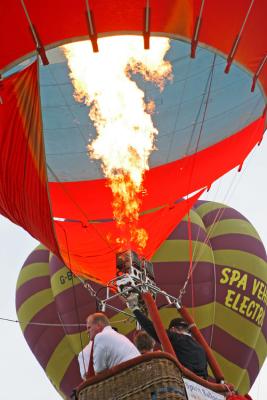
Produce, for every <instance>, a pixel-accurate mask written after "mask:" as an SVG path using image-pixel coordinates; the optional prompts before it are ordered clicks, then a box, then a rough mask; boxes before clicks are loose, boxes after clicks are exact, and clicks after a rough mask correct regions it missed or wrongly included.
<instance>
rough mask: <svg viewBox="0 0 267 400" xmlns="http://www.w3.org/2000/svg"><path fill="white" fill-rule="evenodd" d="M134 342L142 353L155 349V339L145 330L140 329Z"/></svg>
mask: <svg viewBox="0 0 267 400" xmlns="http://www.w3.org/2000/svg"><path fill="white" fill-rule="evenodd" d="M134 344H135V346H136V347H137V348H138V350H139V351H140V353H141V354H143V353H146V352H148V351H153V347H154V346H155V340H154V339H153V338H152V337H151V336H149V334H148V333H146V332H145V331H138V332H137V333H136V334H135V336H134Z"/></svg>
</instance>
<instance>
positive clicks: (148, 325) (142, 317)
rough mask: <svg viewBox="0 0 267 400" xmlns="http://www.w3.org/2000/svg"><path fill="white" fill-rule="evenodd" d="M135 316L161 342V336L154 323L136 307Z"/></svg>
mask: <svg viewBox="0 0 267 400" xmlns="http://www.w3.org/2000/svg"><path fill="white" fill-rule="evenodd" d="M133 313H134V316H135V317H136V319H137V321H138V322H139V324H140V325H141V327H142V328H143V329H144V330H145V331H146V332H147V333H148V334H149V335H150V336H151V337H152V338H153V339H155V340H156V341H157V342H159V338H158V335H157V332H156V330H155V328H154V325H153V323H152V322H151V321H150V319H149V318H147V316H146V315H144V314H143V313H142V312H141V311H140V310H138V309H135V310H133Z"/></svg>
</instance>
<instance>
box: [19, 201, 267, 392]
mask: <svg viewBox="0 0 267 400" xmlns="http://www.w3.org/2000/svg"><path fill="white" fill-rule="evenodd" d="M190 220H191V224H190V225H188V221H187V218H184V219H183V220H182V222H181V223H180V224H179V225H178V226H177V227H175V229H174V230H173V232H172V233H171V234H170V235H169V236H168V238H167V240H166V241H165V242H164V243H163V244H162V245H161V247H160V248H159V250H158V251H157V253H156V254H155V256H154V257H153V264H154V271H155V276H156V283H157V284H158V285H159V286H160V287H161V288H162V289H163V290H166V291H167V292H168V293H170V294H172V295H174V296H176V297H178V296H179V295H180V294H181V289H182V288H185V293H184V294H183V292H182V294H181V301H182V304H183V305H186V306H188V307H190V308H191V312H192V313H193V315H194V317H195V320H196V322H197V325H198V326H199V327H200V329H201V331H202V333H203V334H204V336H205V338H206V340H207V342H208V343H209V344H210V346H211V348H212V349H213V350H214V352H215V356H216V358H217V359H218V361H219V362H220V365H221V367H222V370H223V372H224V374H225V377H226V379H227V380H231V382H232V383H233V384H234V385H235V387H236V388H237V389H238V390H239V391H240V392H241V393H246V392H248V390H249V388H250V387H251V386H252V384H253V382H254V381H255V379H256V376H257V374H258V372H259V370H260V368H261V366H262V364H263V362H264V359H265V356H266V337H267V322H266V318H265V310H266V302H267V297H266V293H267V290H266V284H267V264H266V261H267V260H266V252H265V249H264V247H263V244H262V242H261V240H260V238H259V236H258V234H257V232H256V230H255V229H254V227H253V226H252V225H251V224H250V223H249V221H248V220H247V219H246V218H245V217H244V216H242V215H241V214H240V213H239V212H238V211H236V210H234V209H233V208H231V207H228V206H225V205H222V204H219V203H214V202H208V201H198V202H197V203H196V205H195V206H194V208H193V210H192V211H191V212H190ZM188 229H191V238H192V261H193V264H192V265H191V272H192V274H191V277H189V280H188V285H187V286H186V287H185V286H184V284H185V282H186V281H187V277H188V274H189V272H190V259H191V257H190V241H189V240H188V235H189V233H188ZM90 284H91V285H92V287H93V289H94V290H95V291H96V292H97V293H98V296H99V298H104V293H103V292H102V289H100V288H101V286H99V285H97V284H95V283H92V282H90ZM99 289H100V290H99ZM157 303H158V306H159V307H160V313H161V317H162V320H163V321H164V324H165V326H167V325H168V322H169V320H170V319H171V318H173V317H175V316H177V311H176V309H173V308H168V307H167V308H166V307H164V305H165V304H163V299H162V298H161V296H159V297H158V298H157ZM16 306H17V313H18V318H19V319H20V320H21V321H25V322H27V324H26V325H24V324H22V325H21V326H22V329H23V333H24V336H25V338H26V340H27V342H28V344H29V346H30V347H31V349H32V351H33V353H34V354H35V356H36V358H37V359H38V360H39V362H40V364H41V365H42V367H43V368H44V370H45V372H46V374H47V375H48V377H49V379H50V380H51V382H52V383H53V384H54V386H55V387H56V388H57V390H59V391H60V393H61V394H62V393H64V394H65V395H69V394H70V392H71V389H72V387H74V386H76V385H77V384H78V383H79V381H80V377H79V370H78V364H77V358H76V355H77V354H78V353H79V351H80V350H81V348H82V347H83V346H84V344H85V343H86V335H85V326H84V325H83V324H84V322H85V318H86V316H87V315H88V314H90V313H91V312H94V311H95V307H96V299H95V297H92V296H91V295H90V293H89V292H88V291H87V290H86V289H85V288H84V287H83V285H82V283H81V282H80V281H79V280H78V279H77V278H75V277H73V275H72V273H71V272H70V271H69V270H68V269H67V268H66V267H65V266H64V265H63V264H62V262H61V261H60V260H58V258H57V257H56V256H54V255H52V254H51V255H50V260H49V252H48V251H47V250H45V249H44V248H43V247H42V246H41V247H38V248H37V249H36V250H34V251H33V253H32V254H31V255H30V256H29V257H28V259H27V260H26V262H25V264H24V266H23V268H22V270H21V273H20V276H19V278H18V284H17V299H16ZM116 306H117V308H118V309H121V310H122V309H123V307H124V306H123V304H122V303H121V302H120V301H119V300H117V303H116ZM106 311H107V313H108V315H109V317H110V318H111V322H112V324H113V325H114V326H116V327H117V328H118V329H119V331H120V332H122V333H124V334H126V335H130V334H131V333H132V331H133V330H134V328H135V326H134V324H133V322H132V321H131V320H127V316H125V315H124V314H122V313H120V312H116V311H114V310H110V309H107V310H106ZM29 322H45V323H48V324H49V323H50V324H51V323H61V324H62V327H56V328H55V327H44V326H36V325H30V324H29ZM64 324H66V326H64ZM68 324H76V326H70V325H68Z"/></svg>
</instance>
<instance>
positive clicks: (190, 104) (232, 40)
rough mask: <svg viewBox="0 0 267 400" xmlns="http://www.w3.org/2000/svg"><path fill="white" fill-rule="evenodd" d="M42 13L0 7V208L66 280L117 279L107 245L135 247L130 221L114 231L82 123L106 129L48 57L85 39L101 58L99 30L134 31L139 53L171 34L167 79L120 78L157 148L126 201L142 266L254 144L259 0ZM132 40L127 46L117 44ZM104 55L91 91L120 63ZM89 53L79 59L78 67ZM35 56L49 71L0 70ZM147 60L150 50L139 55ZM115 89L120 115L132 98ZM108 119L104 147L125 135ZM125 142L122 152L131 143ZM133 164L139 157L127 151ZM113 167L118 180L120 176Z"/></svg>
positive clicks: (260, 125)
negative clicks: (133, 210) (133, 197)
mask: <svg viewBox="0 0 267 400" xmlns="http://www.w3.org/2000/svg"><path fill="white" fill-rule="evenodd" d="M42 7H43V6H40V5H39V4H38V5H37V4H36V1H33V0H27V1H21V2H17V1H16V2H15V1H14V0H13V1H11V3H10V2H9V3H4V4H3V15H4V16H5V18H3V21H2V23H1V27H0V36H1V40H2V45H1V49H0V73H1V74H3V77H4V79H3V80H2V81H1V92H0V96H1V111H0V112H1V131H0V144H1V156H0V157H1V158H0V163H1V175H0V212H1V213H2V214H3V215H4V216H6V217H7V218H9V219H10V220H11V221H13V222H15V223H16V224H18V225H20V226H22V227H23V228H24V229H26V230H27V231H28V232H30V234H31V235H32V236H34V237H35V238H37V239H38V240H40V242H41V243H44V245H46V247H47V248H49V249H50V250H51V251H53V253H54V254H56V255H57V256H58V257H59V258H61V259H62V261H64V263H65V264H66V265H68V266H69V267H70V268H71V269H72V270H73V271H75V273H77V274H82V275H83V276H86V277H87V278H89V279H92V280H94V281H98V282H100V283H106V282H107V281H109V280H110V279H112V278H113V277H114V276H115V253H116V252H118V250H119V249H120V247H121V243H118V241H116V240H117V239H118V238H119V239H120V238H121V236H123V235H125V237H126V238H128V237H130V239H129V242H128V244H129V245H130V247H131V248H132V247H134V245H135V242H134V240H132V236H131V235H132V234H131V235H130V232H129V229H128V226H127V225H126V228H125V229H124V230H123V229H119V228H118V227H117V225H116V222H117V221H118V219H117V218H115V220H114V212H113V209H112V206H111V205H112V202H113V197H112V194H111V190H110V187H108V186H107V183H109V182H108V179H107V178H105V177H104V174H103V171H102V169H101V168H100V161H99V160H96V159H90V160H88V156H87V150H86V145H87V143H88V139H90V140H91V139H92V138H94V137H95V135H96V130H97V129H98V127H99V124H98V122H99V121H98V122H96V121H95V120H94V118H95V117H96V116H97V115H98V116H100V120H101V121H102V122H103V121H105V124H106V125H109V123H108V122H107V119H106V117H105V118H104V117H103V115H102V114H101V113H100V114H99V113H98V112H95V111H96V110H95V109H94V104H95V103H96V99H95V98H94V100H93V101H92V103H90V99H89V100H88V99H87V104H89V107H86V106H84V105H81V103H77V102H75V101H74V99H73V97H72V96H73V88H72V86H71V83H70V80H69V76H68V73H69V70H68V67H67V64H66V59H65V57H64V56H63V55H62V53H60V54H59V52H52V53H49V52H48V49H50V48H52V47H56V46H57V45H59V44H65V43H68V42H73V41H75V40H78V39H79V40H80V39H88V37H89V38H90V39H91V41H92V44H93V49H94V51H95V52H96V51H97V50H98V48H99V50H100V51H99V53H97V54H91V52H90V55H91V56H92V57H93V56H95V58H97V57H98V56H100V57H102V54H104V51H102V45H103V43H105V39H101V40H100V37H101V36H105V37H106V36H111V35H116V36H118V34H132V33H133V32H134V33H136V34H139V35H143V37H144V44H145V46H144V47H145V48H146V49H147V48H148V47H149V46H150V48H151V51H152V49H155V48H157V47H158V46H157V45H156V46H154V44H153V43H157V42H155V40H154V39H155V38H154V37H152V36H153V35H154V36H155V35H157V36H161V37H166V36H167V37H170V38H171V40H170V49H169V50H168V51H167V53H166V56H165V58H166V60H168V61H169V62H171V64H172V75H173V81H172V83H171V81H170V80H167V83H166V84H165V88H164V90H162V87H161V86H160V88H158V87H156V86H155V85H154V84H153V83H152V82H151V81H147V79H149V77H150V72H151V71H150V70H149V71H148V72H147V73H145V74H144V75H142V74H141V72H140V69H139V67H140V64H141V63H139V64H138V61H137V67H136V65H135V67H136V68H137V69H134V68H133V67H129V68H128V69H127V71H128V72H127V71H126V75H127V74H128V75H130V76H131V79H130V80H131V83H133V82H134V83H135V84H136V85H137V86H138V90H142V92H143V93H144V94H143V95H142V96H143V97H142V96H141V97H142V98H143V100H144V104H143V108H142V107H141V108H142V111H143V113H144V114H145V121H147V118H151V120H152V122H153V124H154V128H151V129H152V131H153V132H154V130H155V129H157V130H158V135H157V140H156V141H155V144H156V147H157V148H158V150H157V151H155V152H154V153H152V155H151V157H150V159H149V163H150V170H146V167H145V172H144V176H143V177H144V181H143V184H142V187H141V189H140V188H139V189H140V190H139V192H138V196H137V197H138V201H140V203H138V207H139V208H138V212H137V215H139V217H140V218H139V220H138V223H137V229H139V230H145V231H146V233H147V235H148V239H147V243H146V244H145V245H144V247H143V248H142V254H143V255H144V256H145V257H146V258H148V259H150V258H151V257H152V256H153V255H154V253H155V251H156V250H157V249H158V248H159V246H160V244H161V243H162V242H163V241H164V240H165V239H166V238H167V236H168V235H169V234H170V232H171V231H172V230H173V229H174V227H175V226H176V225H177V223H178V222H179V220H181V218H182V217H183V216H184V215H186V213H187V211H188V210H189V209H190V208H191V206H192V205H193V204H194V202H195V201H196V200H197V199H198V197H199V196H200V194H201V193H202V191H203V190H205V189H206V188H208V187H209V186H210V185H211V184H212V182H214V181H215V180H216V179H217V178H218V177H220V176H222V175H223V174H224V173H226V172H228V171H229V170H231V169H232V168H235V167H238V166H241V165H242V163H243V161H244V160H245V158H246V157H247V155H248V154H249V152H250V151H251V150H252V148H253V147H254V146H255V144H257V143H258V142H260V141H261V139H262V136H263V132H264V123H265V117H266V92H267V90H266V88H267V81H266V65H267V64H266V60H267V58H266V50H267V40H266V34H265V15H266V12H267V8H266V7H267V5H266V2H265V1H264V0H259V1H255V2H251V0H236V1H235V2H230V1H224V2H222V1H220V2H204V0H202V1H199V0H190V1H184V0H179V1H178V0H164V1H154V0H151V1H146V2H145V1H144V0H136V1H134V2H129V3H128V2H127V4H126V3H125V2H124V1H122V0H112V1H111V0H98V1H90V4H89V2H88V1H83V2H78V3H77V2H74V1H70V2H68V5H67V6H66V4H62V2H51V1H49V2H46V4H45V8H42ZM144 15H145V18H144ZM18 38H19V40H18ZM119 38H121V37H119ZM161 39H162V38H161ZM108 40H110V39H108ZM141 42H142V43H143V38H142V37H141ZM159 42H160V40H159V41H158V43H159ZM110 43H111V42H110ZM114 43H116V38H114ZM130 44H131V40H130V39H129V38H127V39H126V46H125V47H124V49H128V47H130ZM103 46H104V45H103ZM153 46H154V47H153ZM107 47H108V49H109V51H110V58H109V59H107V60H105V61H103V62H102V64H101V67H105V68H106V70H105V71H104V74H103V75H102V76H100V75H99V74H96V75H93V76H91V78H92V79H91V82H93V83H96V82H98V83H101V82H105V76H106V75H105V74H107V71H109V70H110V69H112V68H111V67H112V65H113V64H112V62H113V61H115V60H117V59H118V58H119V56H120V53H119V51H116V52H115V50H116V49H117V47H116V46H115V45H113V44H111V45H109V46H107ZM142 47H143V44H142ZM46 51H47V54H46ZM89 51H90V50H89V49H88V51H87V50H85V51H84V52H83V54H82V56H81V57H80V61H81V60H83V59H84V58H86V57H85V56H86V54H87V53H89ZM125 51H126V50H125ZM140 52H141V51H140ZM34 53H35V54H37V53H38V54H39V55H40V57H41V59H42V62H43V64H45V65H46V64H48V59H49V61H50V65H46V66H41V67H40V74H39V73H38V65H37V63H36V62H35V63H33V64H31V65H30V66H28V67H27V68H25V69H24V70H20V71H19V72H17V73H14V74H13V75H10V76H7V75H9V74H10V73H11V72H14V70H12V69H11V68H12V67H13V66H17V65H18V63H19V62H21V61H25V60H26V59H27V57H30V56H32V54H34ZM122 53H123V51H122ZM147 54H148V55H150V54H152V53H151V52H150V50H147ZM190 55H191V58H190ZM47 57H48V59H47ZM194 57H195V58H194ZM95 58H94V59H95ZM163 58H164V57H163ZM26 64H27V63H26ZM131 68H132V69H131ZM18 69H20V67H18ZM159 70H160V68H158V69H157V68H156V72H158V71H159ZM224 70H225V72H227V74H224ZM97 72H99V71H97ZM5 74H6V75H5ZM89 75H90V74H89ZM115 75H116V74H114V77H115ZM144 76H145V77H144ZM110 82H112V79H108V83H110ZM104 86H105V85H104ZM40 88H41V89H40ZM161 90H162V91H161ZM40 92H41V96H40ZM111 93H112V94H110V98H108V96H106V99H107V100H109V104H110V106H111V105H112V106H113V105H114V104H116V103H117V101H116V100H115V96H114V95H113V92H111ZM126 93H127V94H128V97H126V100H125V99H124V100H123V101H121V102H119V109H120V106H122V105H125V104H126V106H127V104H128V103H129V102H130V100H132V95H131V94H129V92H127V91H126ZM98 96H99V92H97V94H96V97H98ZM89 97H90V96H89ZM136 104H137V102H135V101H134V105H133V106H131V107H128V108H129V109H130V113H129V114H130V117H129V121H131V124H130V125H131V128H132V129H133V131H134V132H135V133H136V136H137V132H142V129H143V126H141V127H140V126H139V125H138V124H136V121H134V122H132V119H131V116H132V114H133V111H135V108H136ZM88 108H89V109H90V119H88V116H87V114H88V111H89V110H88ZM106 108H107V109H108V110H109V109H110V108H111V107H106ZM92 110H93V112H92ZM97 111H99V110H98V109H97ZM128 111H129V110H128ZM123 112H124V111H121V114H123ZM92 114H94V115H92ZM119 114H120V113H119ZM137 119H138V120H139V118H137ZM110 120H111V121H113V122H114V123H115V126H116V129H115V131H116V132H119V133H120V132H121V133H120V136H119V137H118V138H117V140H116V141H112V143H111V144H114V143H116V145H117V143H120V142H123V140H120V139H122V138H124V137H125V132H126V129H124V127H123V128H121V127H120V125H119V126H118V125H116V122H117V121H118V119H117V116H116V118H115V117H114V118H113V117H112V118H111V119H110ZM110 120H109V122H110ZM150 122H151V121H150ZM105 124H104V125H105ZM119 128H121V129H119ZM154 133H155V132H154ZM106 143H107V142H106ZM150 146H151V147H153V143H152V142H151V143H150ZM104 147H105V145H104ZM115 147H116V146H115ZM126 147H127V146H126ZM148 147H149V146H148ZM127 148H129V149H130V151H129V153H130V155H131V156H132V157H133V158H134V157H135V156H136V149H135V147H134V146H132V144H131V145H129V146H128V147H127ZM108 153H110V154H113V151H108ZM136 158H137V159H138V160H140V159H142V157H140V156H139V153H138V155H137V156H136ZM115 170H116V171H115V175H116V174H117V173H118V172H119V170H120V168H115ZM186 196H188V198H187V199H186V200H181V199H182V198H185V197H186ZM114 239H115V240H114ZM123 239H125V238H123Z"/></svg>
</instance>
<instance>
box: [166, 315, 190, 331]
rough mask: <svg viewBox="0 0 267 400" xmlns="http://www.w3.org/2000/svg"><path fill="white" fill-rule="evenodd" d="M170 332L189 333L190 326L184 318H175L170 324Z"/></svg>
mask: <svg viewBox="0 0 267 400" xmlns="http://www.w3.org/2000/svg"><path fill="white" fill-rule="evenodd" d="M169 330H170V331H171V332H178V333H183V332H189V325H188V323H187V322H186V321H185V320H184V319H183V318H174V319H172V320H171V322H170V325H169Z"/></svg>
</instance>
